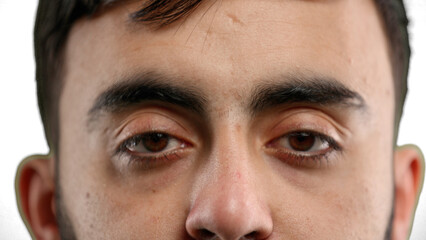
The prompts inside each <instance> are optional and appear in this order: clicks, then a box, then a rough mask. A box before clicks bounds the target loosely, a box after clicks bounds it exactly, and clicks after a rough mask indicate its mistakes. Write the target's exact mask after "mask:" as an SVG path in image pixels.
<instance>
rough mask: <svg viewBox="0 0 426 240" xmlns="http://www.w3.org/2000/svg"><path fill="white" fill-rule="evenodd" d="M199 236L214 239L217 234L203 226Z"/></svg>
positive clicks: (205, 239) (204, 239) (204, 238)
mask: <svg viewBox="0 0 426 240" xmlns="http://www.w3.org/2000/svg"><path fill="white" fill-rule="evenodd" d="M198 237H199V239H203V240H207V239H214V238H215V237H216V234H214V233H212V232H210V231H209V230H207V229H205V228H203V229H200V230H198Z"/></svg>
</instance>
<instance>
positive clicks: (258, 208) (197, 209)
mask: <svg viewBox="0 0 426 240" xmlns="http://www.w3.org/2000/svg"><path fill="white" fill-rule="evenodd" d="M230 182H231V183H230ZM272 227H273V222H272V217H271V214H270V212H269V209H268V207H267V205H266V204H264V203H263V202H262V201H261V200H259V198H258V196H257V195H256V194H255V191H253V190H252V189H250V188H249V187H248V186H247V185H246V184H239V183H238V182H235V181H227V182H225V183H224V184H216V186H215V187H213V188H205V190H204V191H202V192H200V193H199V194H198V197H197V199H196V200H195V202H194V204H193V207H192V208H191V210H190V212H189V214H188V217H187V220H186V230H187V232H188V234H189V235H190V236H191V237H193V238H195V239H199V240H205V239H221V240H240V239H250V240H257V239H266V238H267V237H268V236H269V235H270V234H271V232H272Z"/></svg>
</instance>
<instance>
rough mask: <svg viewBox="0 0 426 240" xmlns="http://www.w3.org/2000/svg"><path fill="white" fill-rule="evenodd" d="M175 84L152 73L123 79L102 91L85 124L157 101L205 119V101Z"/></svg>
mask: <svg viewBox="0 0 426 240" xmlns="http://www.w3.org/2000/svg"><path fill="white" fill-rule="evenodd" d="M173 82H179V81H178V80H177V79H172V78H169V77H166V76H162V75H160V74H156V73H151V72H148V73H142V74H137V75H134V76H130V77H126V78H125V79H124V80H120V81H118V83H117V84H114V85H112V86H111V87H109V88H108V89H107V90H105V91H104V92H102V93H101V94H100V95H99V96H98V97H97V98H96V100H95V101H94V104H93V106H92V107H91V108H90V110H89V112H88V116H89V121H88V122H91V121H93V120H94V119H96V118H97V116H98V115H99V113H101V112H107V113H118V112H120V111H122V110H123V109H126V108H129V107H132V106H135V105H138V104H141V103H143V102H147V101H157V102H162V103H167V104H171V105H175V106H179V107H182V108H184V109H186V110H188V111H191V112H194V113H196V114H198V115H200V116H205V112H204V111H205V105H206V104H205V102H206V101H205V99H204V98H203V97H202V95H201V94H200V92H199V91H198V90H196V89H191V88H189V87H182V86H178V85H176V84H173Z"/></svg>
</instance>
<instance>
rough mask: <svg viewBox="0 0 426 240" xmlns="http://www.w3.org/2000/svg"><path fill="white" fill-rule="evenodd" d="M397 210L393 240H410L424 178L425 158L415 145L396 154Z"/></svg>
mask: <svg viewBox="0 0 426 240" xmlns="http://www.w3.org/2000/svg"><path fill="white" fill-rule="evenodd" d="M394 171H395V209H394V211H395V212H394V214H395V215H394V221H393V230H392V236H393V239H401V240H402V239H408V237H409V235H410V232H411V224H412V221H413V218H414V212H415V210H416V206H417V201H418V198H419V195H420V190H421V188H422V183H423V178H424V158H423V156H422V153H421V151H420V149H419V148H418V147H416V146H414V145H406V146H402V147H398V148H397V149H396V151H395V154H394Z"/></svg>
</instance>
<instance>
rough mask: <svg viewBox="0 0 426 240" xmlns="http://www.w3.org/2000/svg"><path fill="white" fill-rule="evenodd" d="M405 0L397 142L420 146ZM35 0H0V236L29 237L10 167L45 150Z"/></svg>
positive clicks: (423, 101)
mask: <svg viewBox="0 0 426 240" xmlns="http://www.w3.org/2000/svg"><path fill="white" fill-rule="evenodd" d="M52 1H55V0H52ZM406 3H407V9H408V14H409V16H410V18H411V27H410V33H411V40H412V41H411V46H412V50H413V54H412V59H411V69H410V76H409V94H408V98H407V102H406V107H405V111H404V116H403V118H402V125H401V128H400V136H399V139H398V144H407V143H415V144H417V145H418V146H419V147H420V148H421V149H422V150H423V151H426V137H425V135H426V93H425V91H426V0H406ZM36 5H37V1H36V0H25V1H19V0H0V152H1V156H2V157H0V239H29V238H30V237H29V234H28V232H27V230H26V229H25V226H24V224H23V222H22V220H21V218H20V216H19V213H18V208H17V206H16V199H15V189H14V182H15V172H16V168H17V166H18V164H19V162H20V161H21V160H22V159H23V158H24V157H26V156H28V155H31V154H34V153H42V154H44V153H47V152H48V149H47V145H46V143H45V139H44V135H43V130H42V124H41V120H40V117H39V113H38V108H37V101H36V87H35V80H34V71H35V67H34V57H33V48H32V42H33V39H32V31H33V29H32V28H33V24H34V23H33V22H34V16H35V11H36ZM425 192H426V190H425ZM425 195H426V193H423V194H422V195H421V197H420V200H419V206H418V208H417V213H416V217H415V221H414V227H413V231H412V236H411V239H413V240H425V239H426V196H425Z"/></svg>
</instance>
